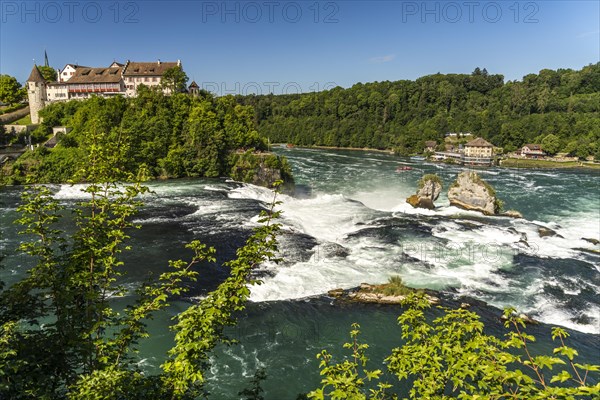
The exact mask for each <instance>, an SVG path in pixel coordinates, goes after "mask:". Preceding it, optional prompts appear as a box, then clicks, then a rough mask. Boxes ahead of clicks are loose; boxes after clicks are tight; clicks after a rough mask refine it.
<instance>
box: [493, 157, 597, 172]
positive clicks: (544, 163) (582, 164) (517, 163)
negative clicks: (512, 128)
mask: <svg viewBox="0 0 600 400" xmlns="http://www.w3.org/2000/svg"><path fill="white" fill-rule="evenodd" d="M500 166H502V167H508V168H591V169H600V163H593V162H586V161H565V162H560V161H551V160H532V159H520V158H507V159H504V160H501V161H500Z"/></svg>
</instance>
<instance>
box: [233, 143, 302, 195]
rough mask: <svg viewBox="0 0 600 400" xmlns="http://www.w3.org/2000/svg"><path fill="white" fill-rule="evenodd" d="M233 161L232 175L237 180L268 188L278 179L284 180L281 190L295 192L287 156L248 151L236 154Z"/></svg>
mask: <svg viewBox="0 0 600 400" xmlns="http://www.w3.org/2000/svg"><path fill="white" fill-rule="evenodd" d="M231 162H232V167H231V177H232V178H233V179H235V180H237V181H240V182H247V183H252V184H253V185H257V186H264V187H268V188H272V187H273V183H275V182H276V181H283V184H282V186H281V187H280V189H281V191H282V192H284V193H288V194H290V193H293V192H294V178H293V177H292V174H291V170H290V166H289V164H288V163H287V160H286V159H285V157H280V156H277V155H275V154H272V153H254V152H251V151H247V152H245V153H238V154H234V155H233V158H232V161H231Z"/></svg>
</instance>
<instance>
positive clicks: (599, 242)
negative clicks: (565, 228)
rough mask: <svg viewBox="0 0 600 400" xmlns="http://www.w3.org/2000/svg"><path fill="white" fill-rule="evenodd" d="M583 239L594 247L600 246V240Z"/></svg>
mask: <svg viewBox="0 0 600 400" xmlns="http://www.w3.org/2000/svg"><path fill="white" fill-rule="evenodd" d="M581 239H582V240H585V241H586V242H590V243H591V244H593V245H594V246H598V245H599V244H600V240H598V239H593V238H581Z"/></svg>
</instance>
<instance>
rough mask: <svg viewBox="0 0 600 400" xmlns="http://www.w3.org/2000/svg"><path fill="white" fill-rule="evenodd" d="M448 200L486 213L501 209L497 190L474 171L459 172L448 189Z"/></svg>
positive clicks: (493, 213)
mask: <svg viewBox="0 0 600 400" xmlns="http://www.w3.org/2000/svg"><path fill="white" fill-rule="evenodd" d="M448 200H450V204H451V205H453V206H457V207H460V208H463V209H465V210H473V211H479V212H482V213H484V214H486V215H496V214H497V213H498V211H499V210H498V209H499V206H498V200H497V199H496V192H495V191H494V189H493V188H492V187H491V186H490V185H489V184H488V183H486V182H485V181H484V180H482V179H481V178H480V177H479V175H477V173H476V172H473V171H464V172H461V173H460V174H458V177H457V178H456V181H454V183H453V184H452V186H451V187H450V190H448Z"/></svg>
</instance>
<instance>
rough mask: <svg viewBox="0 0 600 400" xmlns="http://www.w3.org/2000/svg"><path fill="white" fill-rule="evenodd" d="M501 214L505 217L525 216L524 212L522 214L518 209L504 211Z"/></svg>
mask: <svg viewBox="0 0 600 400" xmlns="http://www.w3.org/2000/svg"><path fill="white" fill-rule="evenodd" d="M501 215H503V216H505V217H511V218H523V214H521V213H520V212H518V211H517V210H508V211H505V212H503V213H502V214H501Z"/></svg>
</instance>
